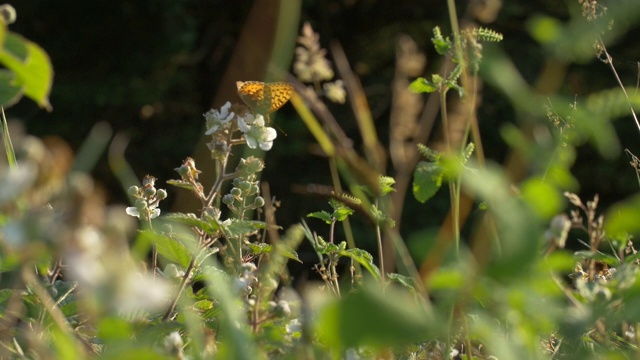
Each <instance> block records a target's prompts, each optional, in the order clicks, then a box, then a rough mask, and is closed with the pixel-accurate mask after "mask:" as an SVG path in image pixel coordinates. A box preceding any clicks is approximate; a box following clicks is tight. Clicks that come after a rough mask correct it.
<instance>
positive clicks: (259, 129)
mask: <svg viewBox="0 0 640 360" xmlns="http://www.w3.org/2000/svg"><path fill="white" fill-rule="evenodd" d="M238 128H239V129H240V131H242V132H243V133H244V139H245V141H246V142H247V146H249V147H250V148H251V149H255V148H256V147H257V146H260V149H262V150H264V151H268V150H271V147H272V146H273V140H275V138H276V137H277V136H278V133H277V132H276V130H275V129H274V128H271V127H267V126H265V123H264V117H263V116H262V115H257V116H254V115H253V114H246V115H245V116H244V117H241V118H238Z"/></svg>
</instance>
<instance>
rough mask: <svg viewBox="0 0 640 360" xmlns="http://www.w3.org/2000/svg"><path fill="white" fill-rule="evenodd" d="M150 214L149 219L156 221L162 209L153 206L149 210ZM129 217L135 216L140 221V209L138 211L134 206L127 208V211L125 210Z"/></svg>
mask: <svg viewBox="0 0 640 360" xmlns="http://www.w3.org/2000/svg"><path fill="white" fill-rule="evenodd" d="M148 210H149V211H150V212H149V219H155V218H157V217H158V216H160V209H158V208H157V207H156V206H152V207H150V208H148ZM125 211H126V213H127V215H131V216H135V217H137V218H138V219H140V211H138V209H136V208H135V207H134V206H129V207H127V209H126V210H125Z"/></svg>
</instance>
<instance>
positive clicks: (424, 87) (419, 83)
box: [409, 75, 442, 94]
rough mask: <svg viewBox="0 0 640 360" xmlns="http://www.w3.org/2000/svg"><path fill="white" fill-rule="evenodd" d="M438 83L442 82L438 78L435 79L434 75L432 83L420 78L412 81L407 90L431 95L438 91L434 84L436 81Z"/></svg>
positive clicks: (436, 85) (436, 84)
mask: <svg viewBox="0 0 640 360" xmlns="http://www.w3.org/2000/svg"><path fill="white" fill-rule="evenodd" d="M438 79H439V81H440V82H442V78H440V77H436V75H434V81H433V82H431V81H428V80H427V79H425V78H423V77H421V78H417V79H415V80H413V82H412V83H411V85H409V90H411V91H413V92H414V93H418V94H419V93H432V92H434V91H437V90H438V88H439V87H438V83H437V82H436V80H438Z"/></svg>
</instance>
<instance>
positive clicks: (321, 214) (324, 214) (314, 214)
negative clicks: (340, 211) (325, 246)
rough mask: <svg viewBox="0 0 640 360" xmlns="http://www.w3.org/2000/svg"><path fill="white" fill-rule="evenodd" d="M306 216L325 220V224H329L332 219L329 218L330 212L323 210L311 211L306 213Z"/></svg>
mask: <svg viewBox="0 0 640 360" xmlns="http://www.w3.org/2000/svg"><path fill="white" fill-rule="evenodd" d="M307 217H311V218H316V219H320V220H322V221H324V222H326V223H327V224H331V223H332V222H333V219H332V218H331V214H329V213H328V212H326V211H324V210H322V211H316V212H312V213H311V214H307Z"/></svg>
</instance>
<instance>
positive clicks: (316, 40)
mask: <svg viewBox="0 0 640 360" xmlns="http://www.w3.org/2000/svg"><path fill="white" fill-rule="evenodd" d="M298 43H299V44H300V45H302V46H299V47H297V48H296V61H295V63H294V64H293V72H294V73H295V74H296V75H297V76H298V78H299V79H300V80H301V81H304V82H319V81H326V80H331V79H332V78H333V75H334V73H333V70H332V69H331V63H330V62H329V60H327V59H326V57H325V56H326V53H327V51H326V50H325V49H323V48H321V47H320V35H318V34H317V33H315V32H314V31H313V28H311V25H309V23H305V24H304V26H303V27H302V36H300V37H298Z"/></svg>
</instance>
